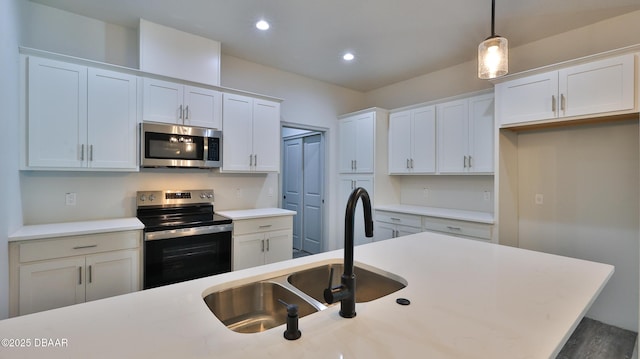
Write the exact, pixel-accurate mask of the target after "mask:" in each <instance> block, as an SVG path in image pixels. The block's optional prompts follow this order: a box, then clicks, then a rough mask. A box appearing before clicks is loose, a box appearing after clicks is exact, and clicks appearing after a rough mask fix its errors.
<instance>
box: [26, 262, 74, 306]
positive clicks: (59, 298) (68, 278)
mask: <svg viewBox="0 0 640 359" xmlns="http://www.w3.org/2000/svg"><path fill="white" fill-rule="evenodd" d="M84 263H85V262H84V257H72V258H65V259H56V260H49V261H44V262H38V263H34V264H26V265H21V266H20V315H24V314H29V313H35V312H40V311H43V310H49V309H54V308H60V307H64V306H67V305H72V304H76V303H82V302H84V300H85V291H84V286H85V280H86V278H85V277H86V275H85V271H84Z"/></svg>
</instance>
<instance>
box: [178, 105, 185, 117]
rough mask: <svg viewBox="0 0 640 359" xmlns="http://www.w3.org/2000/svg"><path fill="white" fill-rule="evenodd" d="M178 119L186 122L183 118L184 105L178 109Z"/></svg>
mask: <svg viewBox="0 0 640 359" xmlns="http://www.w3.org/2000/svg"><path fill="white" fill-rule="evenodd" d="M178 119H180V120H184V118H183V117H182V105H180V108H179V109H178Z"/></svg>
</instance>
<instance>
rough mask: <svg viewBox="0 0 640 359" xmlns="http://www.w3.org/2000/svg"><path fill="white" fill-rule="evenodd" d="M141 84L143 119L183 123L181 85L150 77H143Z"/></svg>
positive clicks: (182, 91)
mask: <svg viewBox="0 0 640 359" xmlns="http://www.w3.org/2000/svg"><path fill="white" fill-rule="evenodd" d="M142 84H143V85H142V119H143V120H144V121H151V122H163V123H172V124H173V123H179V124H183V123H182V113H183V110H184V109H183V106H182V103H183V101H184V86H183V85H181V84H177V83H174V82H168V81H161V80H155V79H150V78H144V79H143V80H142Z"/></svg>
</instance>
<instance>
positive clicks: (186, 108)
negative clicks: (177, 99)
mask: <svg viewBox="0 0 640 359" xmlns="http://www.w3.org/2000/svg"><path fill="white" fill-rule="evenodd" d="M184 119H185V120H188V119H189V105H187V107H185V108H184Z"/></svg>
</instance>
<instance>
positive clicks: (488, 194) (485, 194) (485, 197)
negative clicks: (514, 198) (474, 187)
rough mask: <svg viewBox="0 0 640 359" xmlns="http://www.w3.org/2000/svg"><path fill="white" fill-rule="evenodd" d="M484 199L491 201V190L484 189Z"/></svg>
mask: <svg viewBox="0 0 640 359" xmlns="http://www.w3.org/2000/svg"><path fill="white" fill-rule="evenodd" d="M484 200H485V201H490V200H491V192H489V191H484Z"/></svg>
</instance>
